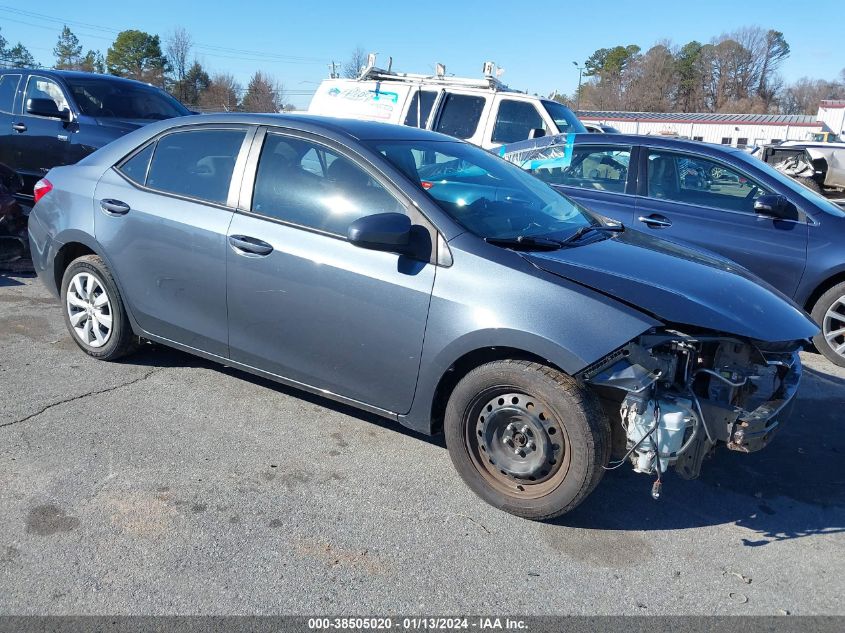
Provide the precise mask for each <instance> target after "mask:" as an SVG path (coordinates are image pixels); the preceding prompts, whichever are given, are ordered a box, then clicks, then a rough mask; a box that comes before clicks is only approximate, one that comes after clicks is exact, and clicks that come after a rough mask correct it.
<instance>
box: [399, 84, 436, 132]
mask: <svg viewBox="0 0 845 633" xmlns="http://www.w3.org/2000/svg"><path fill="white" fill-rule="evenodd" d="M436 98H437V93H436V92H433V91H431V90H419V91H417V92H416V93H415V94H414V96H413V97H411V105H410V106H409V107H408V114H406V115H405V125H409V126H411V127H422V128H424V127H425V124H426V122H427V121H428V115H429V114H431V108H432V106H433V105H434V100H435V99H436Z"/></svg>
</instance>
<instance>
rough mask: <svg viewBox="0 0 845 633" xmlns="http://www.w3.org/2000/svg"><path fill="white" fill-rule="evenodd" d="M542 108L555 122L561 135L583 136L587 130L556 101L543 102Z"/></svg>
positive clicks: (568, 110) (571, 113) (570, 112)
mask: <svg viewBox="0 0 845 633" xmlns="http://www.w3.org/2000/svg"><path fill="white" fill-rule="evenodd" d="M543 107H544V108H545V109H546V112H548V113H549V116H550V117H552V119H553V120H554V122H555V125H556V126H557V129H558V131H559V132H560V133H561V134H570V133H571V134H584V133H585V132H586V131H587V128H585V127H584V124H583V123H581V121H579V120H578V117H577V116H575V114H574V113H573V112H572V110H570V109H569V108H567V107H566V106H565V105H563V104H562V103H558V102H557V101H543Z"/></svg>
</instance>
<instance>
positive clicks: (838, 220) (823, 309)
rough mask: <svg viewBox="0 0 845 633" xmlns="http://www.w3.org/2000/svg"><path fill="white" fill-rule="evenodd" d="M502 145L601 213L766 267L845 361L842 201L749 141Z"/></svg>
mask: <svg viewBox="0 0 845 633" xmlns="http://www.w3.org/2000/svg"><path fill="white" fill-rule="evenodd" d="M499 153H500V154H501V155H502V156H504V157H505V158H506V159H507V160H509V161H511V162H513V163H515V164H517V165H519V166H521V167H522V168H523V169H526V170H528V171H530V172H531V173H532V174H534V175H535V176H537V177H538V178H540V179H541V180H543V181H544V182H547V183H549V184H551V185H554V186H555V187H556V188H558V189H559V190H560V191H561V192H563V193H565V194H566V195H567V196H571V197H573V198H574V199H575V200H577V201H579V202H581V203H582V204H584V205H585V206H587V207H588V208H589V209H591V210H593V211H595V212H596V213H600V214H602V215H604V216H606V217H609V218H613V219H616V220H619V221H621V222H623V223H624V224H625V225H627V226H631V227H633V228H635V229H638V230H641V231H645V232H646V233H653V234H654V235H659V236H660V237H664V238H666V239H671V240H680V241H683V242H686V243H688V244H692V245H695V246H698V247H703V248H706V249H708V250H711V251H715V252H717V253H720V254H722V255H724V256H725V257H728V258H730V259H732V260H734V261H735V262H737V263H739V264H740V265H741V266H744V267H745V268H747V269H748V270H750V271H752V272H754V273H755V274H757V275H759V276H760V277H761V278H762V279H764V280H766V281H768V282H769V283H770V284H772V285H773V286H774V287H775V288H777V289H778V290H780V291H781V292H783V293H784V294H785V295H787V296H789V297H792V298H793V299H794V300H795V301H796V302H797V303H798V304H799V305H800V306H803V307H804V309H805V310H807V311H808V312H810V313H811V314H812V316H813V318H814V319H815V321H816V322H817V323H819V325H820V326H821V327H822V332H821V333H819V335H818V336H816V338H815V340H814V342H815V344H816V347H817V348H818V350H819V351H820V352H821V353H822V354H824V355H825V356H826V357H827V358H829V359H830V360H832V361H833V362H834V363H836V364H837V365H840V366H845V212H843V210H842V209H841V208H840V207H838V206H836V205H835V204H833V203H831V202H830V201H828V200H826V199H825V198H823V197H822V196H820V195H818V194H816V193H814V192H812V191H810V190H809V189H807V188H806V187H803V186H801V185H800V184H798V183H797V182H795V181H794V180H792V179H790V178H788V177H787V176H784V175H783V174H781V173H779V172H778V171H776V170H774V169H772V168H771V167H770V166H769V165H767V164H765V163H763V162H761V161H759V160H757V159H755V158H753V157H752V156H749V155H748V154H746V153H745V152H743V151H741V150H737V149H733V148H730V147H724V146H718V145H710V144H706V143H698V142H695V141H684V140H679V139H670V138H665V137H658V136H623V135H619V136H614V137H613V138H612V139H609V138H608V137H607V136H600V135H595V134H592V135H576V136H574V137H573V138H572V139H571V141H568V140H567V139H566V138H564V137H555V138H548V139H540V140H538V141H532V142H524V143H517V144H514V145H510V146H507V147H503V148H501V151H500V152H499ZM767 318H768V317H767Z"/></svg>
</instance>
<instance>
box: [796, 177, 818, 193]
mask: <svg viewBox="0 0 845 633" xmlns="http://www.w3.org/2000/svg"><path fill="white" fill-rule="evenodd" d="M795 180H797V181H798V182H800V183H801V184H802V185H804V186H805V187H807V189H811V190H812V191H815V192H816V193H822V186H821V185H820V184H819V183H817V182H816V181H815V180H813V179H812V178H796V179H795Z"/></svg>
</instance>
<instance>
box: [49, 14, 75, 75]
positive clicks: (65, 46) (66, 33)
mask: <svg viewBox="0 0 845 633" xmlns="http://www.w3.org/2000/svg"><path fill="white" fill-rule="evenodd" d="M53 55H55V56H56V68H60V69H64V70H79V66H80V63H81V61H82V45H81V44H80V43H79V38H78V37H76V35H74V34H73V31H71V30H70V29H69V28H68V27H67V25H65V27H64V28H63V29H62V33H61V35H59V40H58V41H57V42H56V46H55V47H54V48H53Z"/></svg>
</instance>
